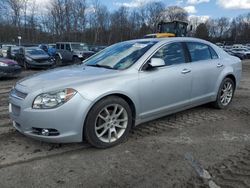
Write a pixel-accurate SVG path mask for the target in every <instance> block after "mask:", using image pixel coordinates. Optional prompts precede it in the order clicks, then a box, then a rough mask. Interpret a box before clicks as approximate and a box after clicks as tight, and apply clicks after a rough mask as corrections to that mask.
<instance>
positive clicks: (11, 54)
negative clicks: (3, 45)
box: [6, 46, 21, 60]
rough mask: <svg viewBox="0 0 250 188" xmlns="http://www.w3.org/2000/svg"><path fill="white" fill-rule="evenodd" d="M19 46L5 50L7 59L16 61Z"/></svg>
mask: <svg viewBox="0 0 250 188" xmlns="http://www.w3.org/2000/svg"><path fill="white" fill-rule="evenodd" d="M20 48H21V47H20V46H9V47H8V49H7V56H6V57H7V58H9V59H14V60H15V59H16V55H17V54H18V53H19V50H20Z"/></svg>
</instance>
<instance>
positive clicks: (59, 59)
mask: <svg viewBox="0 0 250 188" xmlns="http://www.w3.org/2000/svg"><path fill="white" fill-rule="evenodd" d="M55 59H56V66H61V65H62V60H61V58H60V57H59V55H56V58H55Z"/></svg>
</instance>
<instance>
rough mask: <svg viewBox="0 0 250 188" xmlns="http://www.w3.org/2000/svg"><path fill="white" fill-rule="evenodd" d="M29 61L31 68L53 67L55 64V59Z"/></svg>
mask: <svg viewBox="0 0 250 188" xmlns="http://www.w3.org/2000/svg"><path fill="white" fill-rule="evenodd" d="M27 63H28V64H29V67H31V68H48V67H52V66H54V65H55V62H54V61H44V62H36V61H31V62H27Z"/></svg>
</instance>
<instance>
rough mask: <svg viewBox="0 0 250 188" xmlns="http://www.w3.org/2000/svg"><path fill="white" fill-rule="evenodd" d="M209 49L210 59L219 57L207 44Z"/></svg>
mask: <svg viewBox="0 0 250 188" xmlns="http://www.w3.org/2000/svg"><path fill="white" fill-rule="evenodd" d="M209 50H210V53H211V57H212V59H218V58H219V56H218V54H217V53H216V52H215V50H214V49H213V48H212V47H210V46H209Z"/></svg>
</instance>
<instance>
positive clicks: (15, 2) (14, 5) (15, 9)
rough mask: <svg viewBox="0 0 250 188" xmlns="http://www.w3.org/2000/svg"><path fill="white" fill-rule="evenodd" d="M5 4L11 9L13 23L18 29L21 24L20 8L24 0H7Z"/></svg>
mask: <svg viewBox="0 0 250 188" xmlns="http://www.w3.org/2000/svg"><path fill="white" fill-rule="evenodd" d="M6 2H7V5H8V6H9V7H10V8H11V10H12V21H13V24H14V25H15V26H16V27H18V29H19V30H20V26H21V10H22V8H23V5H24V0H7V1H6Z"/></svg>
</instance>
